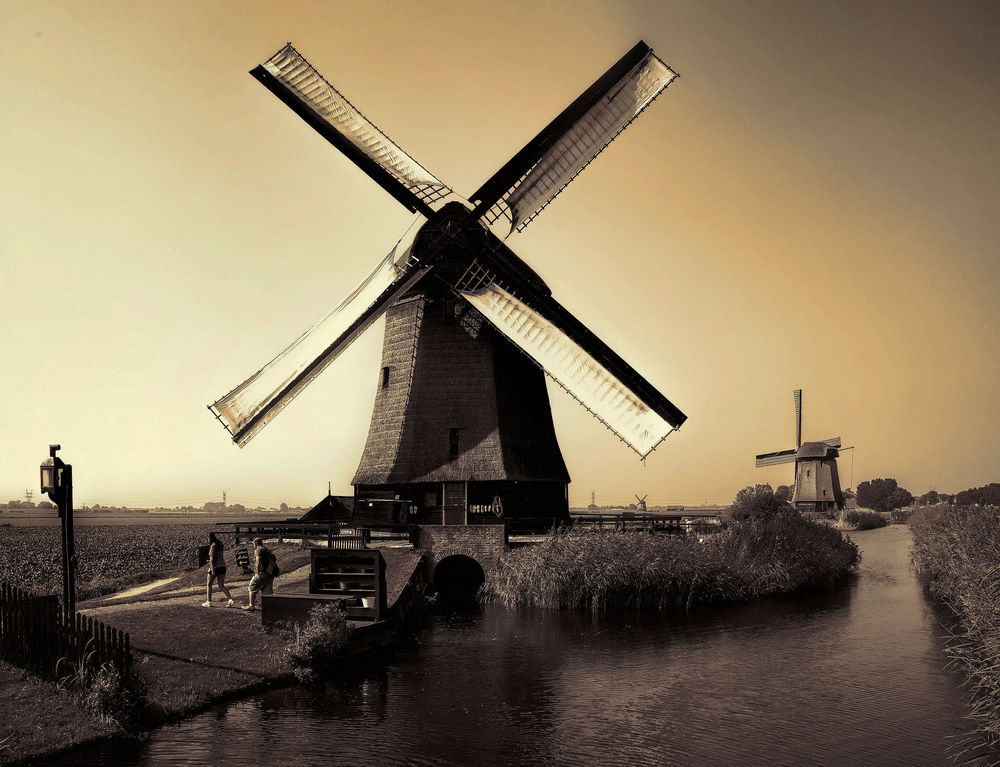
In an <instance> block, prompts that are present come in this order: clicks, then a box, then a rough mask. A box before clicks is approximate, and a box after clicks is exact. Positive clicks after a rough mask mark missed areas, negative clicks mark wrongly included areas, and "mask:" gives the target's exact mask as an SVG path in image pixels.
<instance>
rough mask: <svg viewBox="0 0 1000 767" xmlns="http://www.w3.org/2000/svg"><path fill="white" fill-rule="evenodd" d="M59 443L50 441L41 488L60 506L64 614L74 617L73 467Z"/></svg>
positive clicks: (42, 473)
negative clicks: (64, 456)
mask: <svg viewBox="0 0 1000 767" xmlns="http://www.w3.org/2000/svg"><path fill="white" fill-rule="evenodd" d="M61 449H62V448H61V446H60V445H49V457H48V458H46V459H45V460H44V461H42V465H41V466H40V467H39V472H40V475H41V485H42V492H43V493H45V494H46V495H48V496H49V498H51V499H52V500H53V501H54V502H55V504H56V507H57V508H58V509H59V519H60V521H61V522H62V555H63V617H64V618H65V620H66V621H67V622H69V621H72V620H73V617H74V615H75V614H76V552H75V546H74V545H73V467H72V466H70V465H69V464H66V463H63V461H62V459H61V458H60V457H59V456H58V455H56V453H58V452H59V450H61Z"/></svg>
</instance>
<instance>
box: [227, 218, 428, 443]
mask: <svg viewBox="0 0 1000 767" xmlns="http://www.w3.org/2000/svg"><path fill="white" fill-rule="evenodd" d="M422 222H423V218H422V217H418V220H417V221H416V222H414V224H413V225H412V226H411V227H410V229H409V230H408V231H407V234H406V236H405V237H404V238H403V239H401V240H400V241H399V242H398V243H397V244H396V246H395V247H394V248H393V249H392V250H390V251H389V253H388V254H387V255H386V256H385V258H383V259H382V260H381V261H380V262H379V263H378V265H377V266H376V267H375V270H374V271H373V272H372V273H371V274H369V275H368V276H367V277H366V278H365V279H364V280H363V281H362V282H361V284H359V285H358V286H357V287H356V288H355V289H354V290H353V291H351V293H350V295H348V296H347V298H345V299H344V300H343V301H341V303H340V304H339V305H338V306H337V307H336V308H335V309H334V310H333V311H331V312H330V313H329V314H327V315H326V316H325V317H324V318H323V319H321V320H320V321H319V322H317V323H316V324H315V325H313V326H312V327H311V328H309V330H307V331H306V332H304V333H303V334H302V335H300V336H299V337H298V338H296V339H295V340H294V341H293V342H292V343H291V344H290V345H289V346H288V347H287V348H285V349H284V350H283V351H282V352H281V353H280V354H278V356H276V357H275V358H274V359H272V360H271V361H270V362H268V363H267V364H266V365H265V366H264V367H262V368H261V369H260V370H258V371H257V372H256V373H254V374H253V375H252V376H250V378H248V379H247V380H246V381H244V382H243V383H241V384H240V385H239V386H237V387H236V388H235V389H233V390H232V391H231V392H229V393H228V394H226V395H225V396H224V397H222V398H221V399H218V400H216V401H215V402H214V403H212V405H210V406H209V407H210V409H211V410H212V412H213V413H215V415H216V417H217V418H219V420H220V421H222V423H223V425H224V426H225V427H226V429H227V430H228V431H229V433H230V434H232V435H233V441H234V442H236V443H237V444H238V445H240V447H242V446H243V445H245V444H246V443H247V442H249V441H250V440H251V439H252V438H253V437H254V435H256V434H257V433H258V432H259V431H260V430H261V429H262V428H264V426H266V425H267V424H268V423H269V422H270V421H271V419H272V418H274V416H276V415H277V414H278V413H279V412H281V410H282V409H283V408H284V407H285V406H286V405H287V404H288V403H289V402H291V401H292V400H293V399H294V398H295V397H296V396H297V395H298V394H299V393H300V392H301V391H302V390H303V389H304V388H305V387H306V386H308V385H309V384H310V383H311V382H312V381H313V380H314V379H315V378H316V376H318V375H319V374H320V373H322V372H323V371H324V370H325V369H326V368H327V366H329V365H330V363H331V362H333V361H334V360H335V359H336V358H337V356H338V355H339V354H340V353H341V352H342V351H343V350H344V349H346V348H347V347H348V346H349V345H350V344H351V342H352V341H353V340H354V339H355V338H357V337H358V336H359V335H361V333H363V332H364V330H365V329H366V328H367V327H368V326H369V325H371V324H372V323H373V322H374V321H375V320H377V319H378V318H379V316H380V315H381V314H382V312H383V311H385V308H386V307H388V306H389V305H390V304H391V303H392V302H393V301H395V300H396V299H397V298H399V296H401V295H402V294H403V293H405V292H406V291H407V290H409V289H410V288H411V287H412V286H413V285H414V284H415V283H416V282H417V281H418V280H419V279H420V278H421V277H423V275H424V274H426V273H427V267H425V266H423V265H422V264H420V263H419V262H418V261H417V260H416V259H414V258H413V257H412V246H413V239H414V237H415V236H416V234H417V232H418V231H419V228H418V224H420V223H422Z"/></svg>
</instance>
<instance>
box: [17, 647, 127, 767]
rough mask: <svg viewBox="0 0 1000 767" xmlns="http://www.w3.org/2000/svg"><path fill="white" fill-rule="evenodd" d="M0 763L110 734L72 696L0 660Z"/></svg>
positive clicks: (110, 729)
mask: <svg viewBox="0 0 1000 767" xmlns="http://www.w3.org/2000/svg"><path fill="white" fill-rule="evenodd" d="M0 696H2V703H0V764H8V763H10V762H17V761H20V760H22V759H26V758H27V757H29V756H37V755H38V754H41V753H47V752H50V751H54V750H58V749H62V748H69V747H71V746H75V745H78V744H80V743H85V742H87V741H90V740H94V739H95V738H101V737H105V736H107V735H110V734H112V732H113V731H112V728H110V727H108V726H107V725H106V724H104V723H103V722H101V721H100V720H99V719H98V718H97V717H94V716H91V715H90V714H88V713H86V712H85V711H83V710H81V708H80V705H79V703H78V702H77V701H76V700H75V699H74V698H73V696H72V695H70V694H68V693H65V692H60V691H59V690H58V689H56V686H55V685H53V684H50V683H48V682H44V681H42V680H40V679H36V678H35V677H33V676H31V675H30V674H28V673H27V672H25V671H22V670H21V669H19V668H15V667H14V666H9V665H7V664H6V663H3V662H2V661H0Z"/></svg>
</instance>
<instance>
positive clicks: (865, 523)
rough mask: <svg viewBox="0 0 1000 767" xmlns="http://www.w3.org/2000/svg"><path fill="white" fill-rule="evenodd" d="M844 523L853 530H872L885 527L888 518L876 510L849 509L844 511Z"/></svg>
mask: <svg viewBox="0 0 1000 767" xmlns="http://www.w3.org/2000/svg"><path fill="white" fill-rule="evenodd" d="M843 519H844V524H846V525H850V526H851V527H853V528H854V529H855V530H874V529H875V528H878V527H886V526H887V525H888V524H889V520H888V519H886V518H885V516H883V515H882V514H879V513H878V512H877V511H859V510H857V509H850V510H849V511H845V512H844V517H843Z"/></svg>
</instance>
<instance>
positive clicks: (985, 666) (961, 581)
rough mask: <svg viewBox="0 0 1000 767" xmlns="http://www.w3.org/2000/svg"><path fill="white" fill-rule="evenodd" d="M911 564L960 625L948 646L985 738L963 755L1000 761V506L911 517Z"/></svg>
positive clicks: (928, 510) (941, 509)
mask: <svg viewBox="0 0 1000 767" xmlns="http://www.w3.org/2000/svg"><path fill="white" fill-rule="evenodd" d="M910 529H911V530H912V532H913V563H914V565H915V566H916V568H917V573H918V574H919V576H920V578H921V580H923V582H924V583H926V584H927V587H928V588H929V589H930V590H931V592H932V593H933V594H934V595H935V596H937V597H938V598H939V599H941V601H943V602H944V603H945V604H946V605H948V607H950V608H951V610H952V611H954V613H955V615H956V616H957V617H958V619H959V625H958V626H957V627H955V628H954V629H953V630H952V633H951V637H950V638H949V640H948V642H947V647H946V651H947V653H948V656H949V657H950V658H951V659H952V661H953V662H954V663H955V664H956V665H958V666H959V667H960V668H961V669H962V670H963V671H964V672H965V674H966V676H967V687H968V689H969V691H970V693H971V698H970V703H969V714H970V717H971V718H972V720H973V721H974V722H975V723H976V728H977V730H978V732H979V735H981V736H982V741H981V742H980V741H979V740H978V739H977V740H975V741H971V740H970V741H968V742H966V743H964V744H963V746H962V750H961V756H962V757H963V758H964V759H972V760H975V759H978V760H979V761H981V762H982V763H984V764H996V763H997V760H998V759H1000V508H997V507H996V506H930V507H925V508H921V509H917V510H916V511H915V512H914V513H913V516H912V517H911V518H910Z"/></svg>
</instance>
